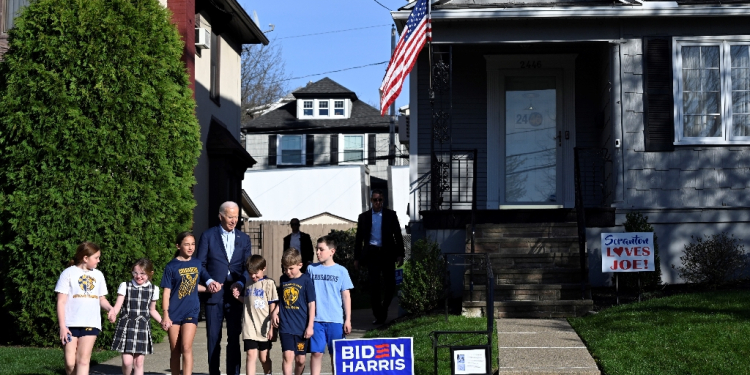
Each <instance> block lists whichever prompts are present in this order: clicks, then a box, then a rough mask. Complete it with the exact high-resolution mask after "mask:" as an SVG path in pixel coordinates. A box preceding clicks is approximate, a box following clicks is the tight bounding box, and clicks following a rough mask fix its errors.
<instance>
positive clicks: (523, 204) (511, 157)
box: [487, 55, 575, 209]
mask: <svg viewBox="0 0 750 375" xmlns="http://www.w3.org/2000/svg"><path fill="white" fill-rule="evenodd" d="M562 56H564V57H568V58H567V59H566V58H561V57H560V56H559V55H558V56H547V55H545V56H539V55H528V56H488V57H487V60H488V64H487V65H488V78H489V82H488V103H487V107H488V124H487V125H488V132H487V134H488V137H487V147H488V170H487V173H488V176H493V175H494V176H495V177H494V178H493V177H488V207H487V208H490V209H497V208H501V209H504V208H562V207H573V206H574V198H575V196H574V190H573V185H572V183H573V169H572V166H573V163H572V156H573V146H574V145H575V141H574V139H575V138H574V130H575V129H574V128H575V126H574V125H573V121H572V118H573V113H572V112H573V109H574V107H573V104H574V103H573V98H574V96H573V94H572V92H573V91H572V87H568V86H569V85H570V86H572V85H573V82H572V79H570V82H568V80H566V76H567V75H570V76H571V77H572V73H573V70H572V68H573V66H571V64H565V63H564V62H565V60H568V62H569V63H572V62H573V61H574V60H573V58H574V57H571V56H570V55H562ZM561 60H562V61H561ZM561 62H562V63H561Z"/></svg>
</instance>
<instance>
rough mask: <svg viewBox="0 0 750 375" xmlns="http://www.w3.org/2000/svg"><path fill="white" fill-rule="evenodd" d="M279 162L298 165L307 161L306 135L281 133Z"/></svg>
mask: <svg viewBox="0 0 750 375" xmlns="http://www.w3.org/2000/svg"><path fill="white" fill-rule="evenodd" d="M277 157H278V161H277V164H280V165H284V164H287V165H298V164H304V163H305V136H304V135H279V151H278V156H277Z"/></svg>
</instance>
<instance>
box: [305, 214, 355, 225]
mask: <svg viewBox="0 0 750 375" xmlns="http://www.w3.org/2000/svg"><path fill="white" fill-rule="evenodd" d="M322 217H328V218H332V219H335V220H336V221H343V222H345V223H350V224H357V222H356V221H353V220H349V219H347V218H345V217H341V216H338V215H334V214H332V213H330V212H328V211H326V212H323V213H320V214H317V215H313V216H310V217H307V218H304V219H302V220H300V221H299V222H300V224H304V223H305V222H308V221H311V220H313V219H318V218H322Z"/></svg>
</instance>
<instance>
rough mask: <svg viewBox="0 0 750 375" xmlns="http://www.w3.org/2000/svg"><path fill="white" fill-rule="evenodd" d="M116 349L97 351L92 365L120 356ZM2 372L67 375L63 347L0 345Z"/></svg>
mask: <svg viewBox="0 0 750 375" xmlns="http://www.w3.org/2000/svg"><path fill="white" fill-rule="evenodd" d="M119 354H120V353H118V352H114V351H109V350H107V351H95V352H94V354H93V355H92V356H91V362H92V363H91V365H92V366H93V365H94V364H98V363H101V362H104V361H106V360H108V359H110V358H113V357H116V356H118V355H119ZM0 374H3V375H65V363H64V362H63V353H62V349H59V348H28V347H20V346H0Z"/></svg>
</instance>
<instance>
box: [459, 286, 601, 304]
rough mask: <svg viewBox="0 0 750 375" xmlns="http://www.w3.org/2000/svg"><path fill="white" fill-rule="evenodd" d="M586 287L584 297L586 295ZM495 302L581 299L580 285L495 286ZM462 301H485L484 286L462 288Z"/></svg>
mask: <svg viewBox="0 0 750 375" xmlns="http://www.w3.org/2000/svg"><path fill="white" fill-rule="evenodd" d="M588 289H589V288H588V286H586V290H585V293H586V294H585V295H588ZM493 292H494V293H493V297H494V300H495V301H557V300H574V299H578V298H581V284H580V283H565V284H514V285H496V286H495V288H494V291H493ZM463 300H464V301H486V300H487V287H486V285H474V287H473V288H470V287H468V286H467V287H465V288H464V295H463Z"/></svg>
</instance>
